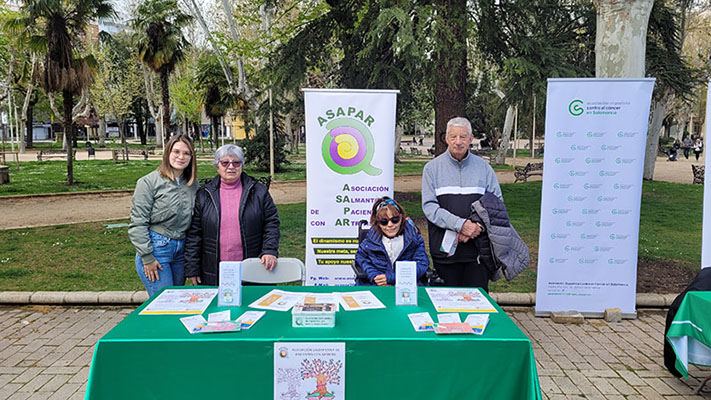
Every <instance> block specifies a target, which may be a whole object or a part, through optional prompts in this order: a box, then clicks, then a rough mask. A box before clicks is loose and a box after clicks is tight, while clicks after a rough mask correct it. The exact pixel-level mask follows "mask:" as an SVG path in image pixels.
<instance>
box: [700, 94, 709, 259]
mask: <svg viewBox="0 0 711 400" xmlns="http://www.w3.org/2000/svg"><path fill="white" fill-rule="evenodd" d="M704 126H705V127H706V129H705V130H704V136H705V137H704V142H705V143H704V165H705V166H704V215H703V230H702V231H701V268H706V267H711V180H709V179H708V178H707V176H708V174H707V173H706V172H705V171H711V153H709V149H711V147H709V146H711V81H709V83H708V86H707V88H706V119H705V120H704Z"/></svg>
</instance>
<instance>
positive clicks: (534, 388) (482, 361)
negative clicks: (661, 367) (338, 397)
mask: <svg viewBox="0 0 711 400" xmlns="http://www.w3.org/2000/svg"><path fill="white" fill-rule="evenodd" d="M271 289H272V287H245V288H244V294H243V302H242V304H243V306H242V307H239V308H238V309H232V318H233V319H234V318H236V317H237V316H239V315H240V314H242V313H243V312H244V311H246V310H247V309H248V308H247V307H246V305H248V304H249V303H251V302H252V301H254V300H255V299H257V298H259V297H260V296H261V295H263V294H264V293H266V292H268V291H269V290H271ZM280 289H286V290H289V291H312V292H331V291H350V290H354V289H353V288H338V287H328V288H324V287H280ZM371 290H372V291H373V293H374V294H375V295H376V296H377V297H378V298H379V299H380V300H381V301H382V302H383V303H384V304H385V305H386V306H387V308H386V309H379V310H366V311H340V312H338V314H337V317H336V327H335V328H292V327H291V313H288V312H287V313H284V312H276V311H267V314H266V315H265V316H264V317H263V318H262V319H261V320H260V321H259V322H258V323H257V324H256V325H254V327H253V328H252V329H250V330H248V331H241V332H235V333H218V334H194V335H190V334H189V333H188V332H187V330H186V329H185V328H184V327H183V326H182V324H181V323H180V321H179V318H180V316H143V315H138V312H140V310H141V309H142V308H143V306H142V307H140V308H139V309H138V310H136V311H135V312H134V313H132V314H131V315H129V316H128V317H126V319H125V320H124V321H122V322H121V323H120V324H119V325H117V326H116V327H115V328H114V329H113V330H111V331H110V332H109V333H107V334H106V335H105V336H104V337H103V338H102V339H100V340H99V342H98V343H97V345H96V349H95V352H94V358H93V360H92V365H91V372H90V376H89V382H88V385H87V392H86V398H87V399H102V400H103V399H193V398H220V399H272V398H274V395H273V388H274V382H273V373H274V354H273V352H274V343H275V342H345V344H346V355H345V358H346V365H345V371H346V379H345V392H346V397H347V398H348V399H351V400H355V399H391V398H392V399H455V398H478V399H479V398H480V399H540V398H541V395H540V387H539V383H538V375H537V372H536V364H535V360H534V356H533V350H532V347H531V343H530V341H529V340H528V338H526V336H525V335H523V333H522V332H521V331H520V329H518V327H517V326H516V325H515V324H514V323H513V321H511V319H510V318H509V317H508V316H507V315H506V314H505V313H504V312H503V311H501V310H500V308H498V306H497V309H499V312H498V313H495V314H492V315H491V320H490V322H489V326H488V327H487V329H486V332H485V333H484V335H482V336H477V335H450V336H440V335H436V334H434V333H432V332H415V331H414V329H413V328H412V325H411V324H410V322H409V319H408V318H407V314H409V313H415V312H423V311H428V312H429V313H430V315H431V316H432V317H433V319H435V320H436V312H435V310H434V308H433V307H432V304H431V303H430V301H429V297H427V294H426V293H425V292H424V290H423V289H421V290H420V293H419V306H416V307H412V306H410V307H396V306H395V305H394V289H393V288H372V289H371ZM492 303H493V301H492ZM215 304H216V301H214V302H213V304H212V305H211V306H210V307H209V308H208V310H207V311H206V313H209V312H215V311H222V310H224V309H227V308H224V307H216V305H215ZM144 306H145V304H144ZM460 315H461V317H462V319H464V317H465V316H466V314H464V313H460Z"/></svg>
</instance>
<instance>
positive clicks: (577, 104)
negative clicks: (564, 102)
mask: <svg viewBox="0 0 711 400" xmlns="http://www.w3.org/2000/svg"><path fill="white" fill-rule="evenodd" d="M582 104H583V101H582V100H580V99H575V100H573V101H571V102H570V104H568V112H569V113H570V115H572V116H574V117H577V116H579V115H581V114H582V113H583V111H585V110H584V109H583V107H582Z"/></svg>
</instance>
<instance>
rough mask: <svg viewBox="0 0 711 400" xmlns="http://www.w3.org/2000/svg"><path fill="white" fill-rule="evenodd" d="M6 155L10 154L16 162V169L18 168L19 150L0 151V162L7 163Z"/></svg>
mask: <svg viewBox="0 0 711 400" xmlns="http://www.w3.org/2000/svg"><path fill="white" fill-rule="evenodd" d="M7 156H12V157H13V158H14V159H15V164H17V169H20V152H19V151H0V164H7Z"/></svg>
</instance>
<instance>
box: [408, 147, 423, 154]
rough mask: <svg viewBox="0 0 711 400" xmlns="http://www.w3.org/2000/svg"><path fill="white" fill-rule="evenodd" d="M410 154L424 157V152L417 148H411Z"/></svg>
mask: <svg viewBox="0 0 711 400" xmlns="http://www.w3.org/2000/svg"><path fill="white" fill-rule="evenodd" d="M410 154H417V155H422V151H421V150H420V149H418V148H417V147H410Z"/></svg>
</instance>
